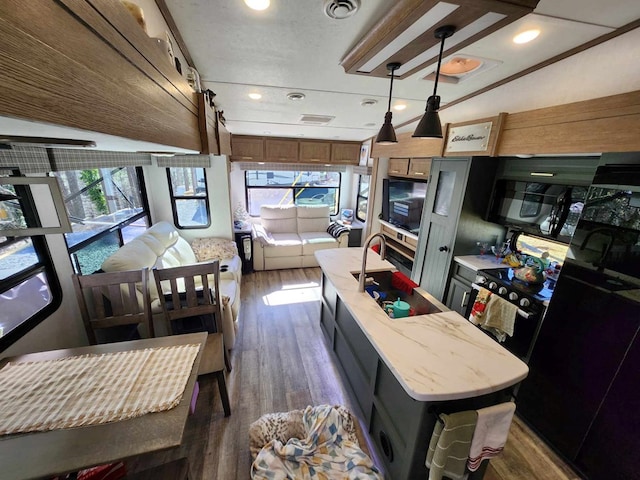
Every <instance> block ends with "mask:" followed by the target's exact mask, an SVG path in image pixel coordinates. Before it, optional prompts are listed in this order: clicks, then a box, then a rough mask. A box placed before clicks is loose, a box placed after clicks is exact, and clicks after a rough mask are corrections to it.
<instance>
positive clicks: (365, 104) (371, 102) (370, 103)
mask: <svg viewBox="0 0 640 480" xmlns="http://www.w3.org/2000/svg"><path fill="white" fill-rule="evenodd" d="M376 103H378V101H377V100H374V99H373V98H365V99H364V100H362V101H361V102H360V105H362V106H363V107H372V106H374V105H375V104H376Z"/></svg>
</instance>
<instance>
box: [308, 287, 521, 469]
mask: <svg viewBox="0 0 640 480" xmlns="http://www.w3.org/2000/svg"><path fill="white" fill-rule="evenodd" d="M320 327H321V329H322V331H323V333H324V335H325V339H326V341H327V344H328V346H329V348H330V349H331V350H332V352H333V353H334V355H335V357H334V358H335V359H336V360H337V364H338V367H339V370H340V373H341V375H342V378H343V380H344V384H345V386H346V387H347V390H348V391H349V393H350V395H351V398H352V399H353V404H354V405H355V406H356V407H358V409H359V411H358V412H354V413H357V414H358V416H359V417H360V419H361V420H362V422H363V423H364V425H365V426H366V428H367V430H368V432H369V436H370V438H371V440H372V441H373V443H374V446H375V449H376V453H377V455H378V458H379V459H381V460H382V462H383V465H382V467H383V468H384V470H385V474H386V477H387V478H389V479H392V480H409V479H411V480H413V479H416V480H418V479H419V480H424V479H425V478H428V475H429V473H428V472H429V471H428V469H427V467H426V466H425V459H426V455H427V449H428V446H429V440H430V438H431V433H432V432H433V428H434V427H435V424H436V422H437V421H438V419H437V418H438V417H437V415H438V413H440V412H442V413H451V412H457V411H462V410H471V409H477V408H483V407H487V406H490V405H495V404H497V403H501V402H504V401H508V400H510V399H511V391H510V390H509V389H507V390H502V391H499V392H495V393H492V394H488V395H482V396H479V397H474V398H467V399H461V400H451V401H443V402H425V401H418V400H415V399H413V398H412V397H411V396H409V395H408V394H407V393H406V391H405V390H404V388H403V387H402V385H401V384H400V383H399V382H398V380H397V379H396V377H395V376H394V374H393V373H392V371H391V369H390V368H389V366H388V365H387V364H386V363H385V361H384V360H383V359H382V358H380V356H379V355H378V353H377V351H376V349H375V347H374V346H373V345H372V344H371V342H370V341H369V340H368V338H367V337H366V335H365V334H364V332H363V331H362V329H361V328H360V326H359V325H358V323H357V322H356V320H355V319H354V318H353V316H352V315H351V313H350V312H349V311H348V310H347V308H346V306H345V304H344V303H343V302H342V301H341V299H340V297H339V295H338V292H337V291H336V289H335V287H334V286H333V284H332V283H331V282H330V281H329V280H328V279H327V277H326V276H325V275H324V274H323V276H322V306H321V314H320ZM487 463H488V462H486V461H485V462H483V466H482V467H481V468H480V469H479V470H478V471H476V472H474V474H473V475H471V476H469V478H470V479H480V478H482V476H483V475H484V470H485V469H486V466H487Z"/></svg>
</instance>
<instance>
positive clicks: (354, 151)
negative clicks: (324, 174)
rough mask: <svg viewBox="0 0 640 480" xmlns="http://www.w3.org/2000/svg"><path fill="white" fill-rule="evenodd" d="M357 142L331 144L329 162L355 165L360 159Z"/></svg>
mask: <svg viewBox="0 0 640 480" xmlns="http://www.w3.org/2000/svg"><path fill="white" fill-rule="evenodd" d="M360 146H361V145H360V144H359V143H335V142H334V143H333V144H331V163H338V164H341V163H342V164H349V165H357V164H358V162H359V161H360Z"/></svg>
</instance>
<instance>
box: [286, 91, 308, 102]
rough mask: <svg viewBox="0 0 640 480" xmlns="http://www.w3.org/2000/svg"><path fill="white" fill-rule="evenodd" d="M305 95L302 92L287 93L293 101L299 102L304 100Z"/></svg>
mask: <svg viewBox="0 0 640 480" xmlns="http://www.w3.org/2000/svg"><path fill="white" fill-rule="evenodd" d="M305 96H306V95H305V94H304V93H300V92H291V93H287V98H288V99H289V100H291V101H292V102H299V101H300V100H304V98H305Z"/></svg>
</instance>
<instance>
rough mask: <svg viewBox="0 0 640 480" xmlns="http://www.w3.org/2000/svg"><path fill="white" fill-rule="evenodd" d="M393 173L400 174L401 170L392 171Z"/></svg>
mask: <svg viewBox="0 0 640 480" xmlns="http://www.w3.org/2000/svg"><path fill="white" fill-rule="evenodd" d="M390 172H391V173H400V170H390Z"/></svg>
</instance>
